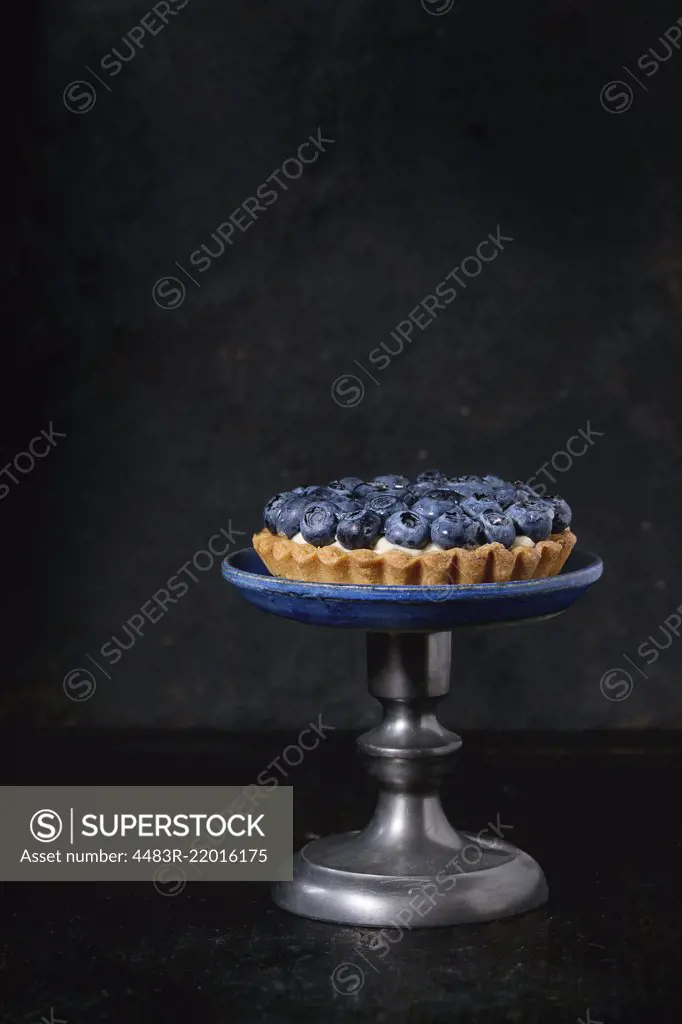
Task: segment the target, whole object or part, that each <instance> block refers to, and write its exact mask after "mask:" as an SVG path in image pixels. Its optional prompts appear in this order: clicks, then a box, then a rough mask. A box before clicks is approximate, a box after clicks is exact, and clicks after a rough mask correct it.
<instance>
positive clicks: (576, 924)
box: [0, 731, 682, 1024]
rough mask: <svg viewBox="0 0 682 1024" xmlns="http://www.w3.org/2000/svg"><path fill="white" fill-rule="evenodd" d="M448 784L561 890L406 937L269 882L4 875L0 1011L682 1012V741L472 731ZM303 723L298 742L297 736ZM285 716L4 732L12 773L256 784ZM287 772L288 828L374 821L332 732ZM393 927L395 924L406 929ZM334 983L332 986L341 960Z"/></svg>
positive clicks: (164, 1016)
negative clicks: (386, 940)
mask: <svg viewBox="0 0 682 1024" xmlns="http://www.w3.org/2000/svg"><path fill="white" fill-rule="evenodd" d="M463 738H464V747H463V750H462V751H461V753H460V755H459V759H458V768H457V769H456V771H455V773H454V775H453V776H452V778H451V779H450V780H448V782H447V783H446V785H445V787H444V804H445V808H446V810H447V812H448V813H449V815H450V817H451V819H452V821H453V822H454V823H455V824H457V825H458V826H460V827H463V828H467V829H470V830H471V831H474V832H475V831H478V830H479V829H481V828H483V827H485V825H486V824H487V823H488V822H495V821H496V818H497V815H498V814H499V816H500V820H501V822H503V823H504V824H505V825H507V826H509V825H512V826H513V829H511V830H509V829H507V830H506V831H505V838H506V839H509V840H510V841H511V842H514V843H516V844H517V845H519V846H521V847H523V848H524V849H526V850H527V851H528V852H530V853H532V854H533V855H534V856H535V857H536V859H537V860H539V862H540V864H541V865H542V867H543V868H544V870H545V873H546V875H547V879H548V882H549V886H550V902H549V905H548V906H547V907H546V908H545V909H543V910H540V911H535V912H533V913H531V914H527V915H525V916H522V917H519V918H513V919H509V920H506V921H500V922H494V923H491V924H485V925H476V926H463V927H458V928H445V929H425V930H422V931H405V932H404V933H403V935H402V937H398V936H397V933H396V941H395V943H394V944H393V945H392V946H391V948H390V952H389V954H388V955H384V956H383V957H378V956H377V954H376V953H374V952H372V950H371V948H370V939H371V935H372V933H371V931H369V930H366V929H354V928H341V927H337V926H335V925H329V924H322V923H316V922H312V921H306V920H303V919H299V918H296V917H292V916H290V915H287V914H286V913H284V912H283V911H280V910H278V909H277V908H276V907H275V906H274V905H273V904H272V903H271V902H270V898H269V892H268V885H267V884H261V883H254V882H251V883H218V882H214V883H208V882H204V883H191V882H190V883H188V884H187V886H186V887H185V888H184V889H183V891H182V892H180V893H178V894H177V895H175V896H173V897H170V896H164V895H161V894H160V893H159V892H158V891H156V889H155V888H154V887H153V885H152V884H150V883H139V884H128V883H97V884H86V883H81V884H70V883H68V884H67V883H61V884H55V885H53V884H47V883H43V884H40V883H35V884H15V883H11V884H10V883H6V884H5V885H4V887H3V921H4V931H5V939H4V942H3V947H4V948H3V952H2V971H1V972H0V977H1V978H2V983H3V1011H4V1015H3V1016H2V1017H1V1018H0V1019H2V1020H3V1021H8V1022H18V1021H21V1022H24V1024H25V1022H36V1024H37V1022H39V1021H40V1020H41V1017H43V1016H44V1017H45V1019H46V1020H47V1021H50V1020H51V1019H52V1018H51V1014H53V1019H54V1020H55V1021H56V1020H63V1021H67V1022H68V1024H85V1022H91V1021H112V1022H114V1021H115V1022H125V1024H137V1022H145V1024H149V1022H157V1021H158V1022H175V1021H177V1022H180V1021H182V1022H183V1024H185V1022H192V1024H218V1022H220V1024H223V1022H227V1021H239V1022H241V1021H244V1022H247V1024H248V1022H251V1021H254V1022H255V1021H272V1022H277V1021H323V1020H326V1021H337V1020H355V1021H359V1022H365V1021H376V1022H379V1021H387V1022H389V1021H390V1022H397V1024H400V1022H402V1021H438V1022H442V1024H445V1022H450V1021H463V1022H466V1021H477V1022H488V1021H490V1022H492V1021H515V1022H534V1021H538V1022H539V1021H542V1022H547V1021H551V1022H553V1021H561V1022H565V1024H577V1022H578V1021H579V1020H580V1019H582V1020H583V1021H584V1022H585V1024H587V1022H588V1021H592V1022H593V1024H594V1022H597V1021H602V1022H604V1024H607V1022H612V1021H628V1022H629V1021H633V1022H635V1021H636V1022H638V1024H644V1022H646V1024H653V1022H659V1021H661V1022H666V1021H671V1022H672V1021H675V1022H679V1021H680V1020H681V1019H682V957H681V956H680V953H681V946H682V944H681V942H680V939H681V936H682V921H681V916H682V914H681V912H682V799H681V796H680V794H681V793H682V737H680V736H679V735H678V736H675V735H672V734H666V733H649V734H641V733H630V732H628V733H608V734H582V735H575V734H574V735H567V734H556V733H555V734H549V735H548V734H540V733H533V734H518V733H514V734H505V735H480V734H478V735H476V734H474V735H470V734H467V735H465V736H464V737H463ZM294 740H295V738H294ZM291 742H292V736H291V735H290V734H283V733H282V734H279V733H267V734H251V735H241V736H235V735H222V734H217V733H212V734H193V733H183V732H177V733H173V732H167V733H153V734H150V733H143V732H134V733H123V732H118V733H106V734H102V733H94V732H90V733H78V732H61V733H42V734H41V733H35V732H34V733H31V734H29V735H21V734H14V735H13V736H11V737H10V736H5V737H4V739H3V742H2V769H3V771H2V779H1V780H0V781H2V783H4V784H9V783H21V784H29V783H33V784H39V783H43V784H45V783H47V784H50V783H51V784H56V783H74V784H75V783H77V784H80V785H84V784H88V785H96V784H104V783H109V784H112V783H121V784H128V785H130V784H132V783H149V784H172V783H177V784H180V783H184V784H191V785H196V784H202V783H206V784H208V783H210V784H213V785H223V784H224V785H242V784H243V785H246V784H248V783H251V782H253V781H254V779H255V777H256V775H257V774H258V773H259V772H260V771H262V770H263V768H264V767H265V766H266V765H267V763H268V762H269V761H272V759H273V758H276V757H277V756H278V755H279V754H280V753H281V751H282V750H283V748H284V747H285V746H286V745H287V744H289V743H291ZM288 771H289V773H290V775H289V778H288V779H287V780H286V782H287V783H291V784H292V785H293V786H294V799H295V807H296V814H295V829H296V841H297V844H298V845H300V844H302V843H303V842H304V841H305V839H306V838H307V837H310V836H312V835H318V834H325V833H327V832H332V831H339V830H344V829H350V828H354V827H359V826H361V825H362V824H363V823H364V822H365V821H366V820H367V819H368V817H369V815H370V813H371V810H372V806H373V799H374V788H373V787H374V784H373V783H371V782H370V781H369V780H368V777H367V776H366V775H365V774H364V770H363V768H362V766H361V763H360V762H359V760H358V758H357V757H356V756H355V754H354V737H352V736H350V735H348V734H342V733H341V732H339V731H337V732H334V733H333V734H332V735H330V736H329V737H328V738H327V739H326V740H325V742H324V743H321V744H320V746H319V747H318V748H317V750H315V751H313V752H311V753H310V754H308V755H307V757H306V759H305V760H304V761H303V763H302V764H300V765H299V766H297V767H290V768H289V769H288ZM398 938H399V941H398ZM341 964H344V965H345V967H344V969H343V970H342V971H341V972H337V974H336V978H337V979H342V980H339V981H338V985H337V988H340V989H344V988H349V989H351V988H352V989H355V988H356V987H357V986H359V987H357V991H354V992H352V993H351V994H345V993H344V992H343V991H337V990H336V989H335V988H334V986H333V984H332V975H333V973H334V971H335V969H336V968H337V967H338V966H339V965H341Z"/></svg>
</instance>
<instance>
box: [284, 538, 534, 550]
mask: <svg viewBox="0 0 682 1024" xmlns="http://www.w3.org/2000/svg"><path fill="white" fill-rule="evenodd" d="M291 539H292V540H293V542H294V544H307V543H308V542H307V540H305V539H304V537H303V534H302V533H297V534H296V535H295V536H294V537H292V538H291ZM534 545H535V542H534V541H532V540H531V539H530V537H526V536H525V535H524V534H519V536H518V537H515V538H514V543H513V544H512V549H513V548H532V547H534ZM325 547H330V548H338V549H339V551H348V550H349V549H348V548H344V546H343V544H339V542H338V540H335V541H334V542H333V543H332V544H327V545H325ZM371 550H372V551H376V553H377V554H378V555H384V554H385V553H386V552H387V551H406V552H407V554H408V555H423V554H426V553H428V552H429V551H445V550H447V549H446V548H442V547H440V545H438V544H433V543H432V544H427V545H426V547H425V548H403V547H401V546H400V544H393V542H392V541H390V540H387V539H386V538H385V537H379V540H378V541H377V542H376V544H375V545H374V547H373V548H372V549H371Z"/></svg>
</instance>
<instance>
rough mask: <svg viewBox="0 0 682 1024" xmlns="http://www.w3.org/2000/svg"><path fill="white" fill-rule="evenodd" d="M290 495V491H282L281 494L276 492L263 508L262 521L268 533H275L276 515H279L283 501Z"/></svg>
mask: <svg viewBox="0 0 682 1024" xmlns="http://www.w3.org/2000/svg"><path fill="white" fill-rule="evenodd" d="M290 497H291V492H290V491H283V492H282V493H281V494H276V495H275V496H274V498H270V501H269V502H268V503H267V505H266V506H265V508H264V509H263V522H264V523H265V525H266V526H267V528H268V530H269V531H270V533H277V516H278V515H279V510H280V509H281V507H282V505H283V504H284V502H285V501H287V500H288V499H289V498H290Z"/></svg>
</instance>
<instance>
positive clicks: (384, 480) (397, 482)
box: [372, 473, 410, 491]
mask: <svg viewBox="0 0 682 1024" xmlns="http://www.w3.org/2000/svg"><path fill="white" fill-rule="evenodd" d="M372 485H373V486H374V487H379V488H380V489H382V490H383V488H385V487H387V488H388V489H389V490H391V491H404V490H406V489H407V488H408V487H409V486H410V481H409V480H408V478H407V477H406V476H397V475H396V474H395V473H387V474H385V475H384V476H375V477H374V479H373V480H372Z"/></svg>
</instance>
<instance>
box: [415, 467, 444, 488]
mask: <svg viewBox="0 0 682 1024" xmlns="http://www.w3.org/2000/svg"><path fill="white" fill-rule="evenodd" d="M444 480H445V474H444V473H441V471H440V470H439V469H425V470H424V472H423V473H420V474H419V476H418V477H417V483H418V484H430V485H431V488H432V489H433V488H434V487H439V486H440V485H441V484H442V483H443V481H444Z"/></svg>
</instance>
